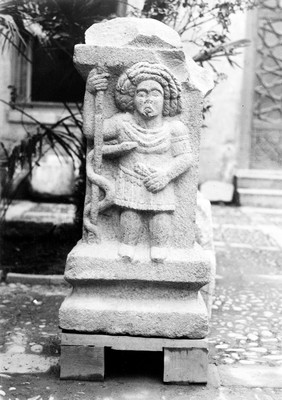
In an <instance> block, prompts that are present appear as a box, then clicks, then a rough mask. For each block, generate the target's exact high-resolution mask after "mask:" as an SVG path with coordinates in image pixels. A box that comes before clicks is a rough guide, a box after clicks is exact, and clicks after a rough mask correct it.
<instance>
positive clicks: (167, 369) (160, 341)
mask: <svg viewBox="0 0 282 400" xmlns="http://www.w3.org/2000/svg"><path fill="white" fill-rule="evenodd" d="M105 347H108V348H111V349H113V350H121V351H124V350H130V351H162V352H163V356H164V373H163V382H167V383H183V384H189V383H203V384H205V383H207V370H208V341H207V339H198V340H192V339H168V338H161V337H160V338H149V337H133V336H113V335H95V334H86V333H81V332H80V333H70V332H67V331H63V332H62V338H61V373H60V378H61V379H72V380H89V381H103V380H104V376H105Z"/></svg>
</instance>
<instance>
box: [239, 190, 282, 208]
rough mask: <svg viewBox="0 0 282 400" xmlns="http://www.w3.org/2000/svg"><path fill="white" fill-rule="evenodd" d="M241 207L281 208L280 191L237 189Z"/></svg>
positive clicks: (281, 198)
mask: <svg viewBox="0 0 282 400" xmlns="http://www.w3.org/2000/svg"><path fill="white" fill-rule="evenodd" d="M237 191H238V194H239V202H240V205H241V206H252V207H269V208H282V190H278V189H245V188H238V189H237Z"/></svg>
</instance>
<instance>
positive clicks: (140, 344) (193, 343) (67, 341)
mask: <svg viewBox="0 0 282 400" xmlns="http://www.w3.org/2000/svg"><path fill="white" fill-rule="evenodd" d="M61 344H62V345H64V346H95V347H111V348H112V349H113V350H133V351H134V350H136V351H163V348H164V347H167V348H182V349H185V348H207V347H208V341H207V339H168V338H162V337H160V338H152V337H136V336H113V335H94V334H87V333H83V334H81V333H67V332H62V336H61Z"/></svg>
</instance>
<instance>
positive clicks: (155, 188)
mask: <svg viewBox="0 0 282 400" xmlns="http://www.w3.org/2000/svg"><path fill="white" fill-rule="evenodd" d="M143 182H144V185H145V187H146V189H147V190H149V192H152V193H156V192H159V191H160V190H162V189H164V188H165V187H166V186H167V184H168V183H169V177H168V176H167V173H166V172H165V171H154V172H151V173H150V175H149V176H147V177H146V178H145V179H144V181H143Z"/></svg>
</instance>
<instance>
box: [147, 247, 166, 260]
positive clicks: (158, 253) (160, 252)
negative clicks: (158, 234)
mask: <svg viewBox="0 0 282 400" xmlns="http://www.w3.org/2000/svg"><path fill="white" fill-rule="evenodd" d="M166 258H167V248H166V247H157V246H152V247H151V260H152V261H155V262H158V263H161V262H164V260H165V259H166Z"/></svg>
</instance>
